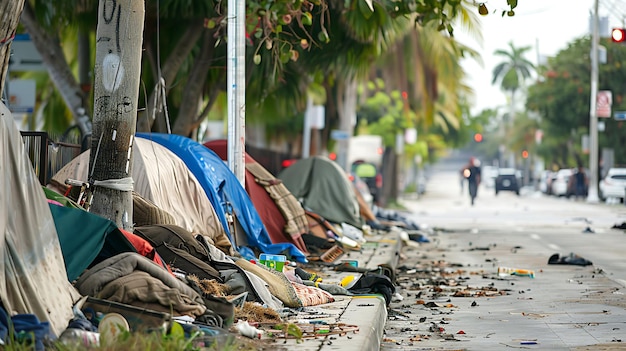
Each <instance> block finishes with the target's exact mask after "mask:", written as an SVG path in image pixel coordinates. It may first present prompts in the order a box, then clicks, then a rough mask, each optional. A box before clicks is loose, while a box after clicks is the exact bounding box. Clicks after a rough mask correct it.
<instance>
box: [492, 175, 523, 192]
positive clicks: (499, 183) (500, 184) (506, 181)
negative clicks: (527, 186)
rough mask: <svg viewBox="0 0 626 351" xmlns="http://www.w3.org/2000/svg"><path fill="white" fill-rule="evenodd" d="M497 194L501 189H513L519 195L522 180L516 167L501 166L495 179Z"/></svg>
mask: <svg viewBox="0 0 626 351" xmlns="http://www.w3.org/2000/svg"><path fill="white" fill-rule="evenodd" d="M494 187H495V188H496V195H498V193H499V192H501V191H512V192H514V193H515V194H517V195H519V190H520V187H521V181H520V178H519V172H518V171H517V170H516V169H515V168H500V169H498V176H497V177H496V180H495V185H494Z"/></svg>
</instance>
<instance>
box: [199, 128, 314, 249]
mask: <svg viewBox="0 0 626 351" xmlns="http://www.w3.org/2000/svg"><path fill="white" fill-rule="evenodd" d="M204 146H206V147H208V148H209V149H211V150H213V151H214V152H215V153H216V154H217V155H218V156H219V157H220V158H221V159H222V160H225V161H226V160H227V159H228V148H227V140H225V139H219V140H211V141H207V142H205V143H204ZM245 164H246V179H245V187H246V191H247V192H248V194H249V195H250V199H251V200H252V203H253V204H254V207H255V208H256V210H257V212H258V213H259V216H260V217H261V220H262V221H263V224H265V228H266V229H267V232H268V233H269V236H270V239H271V240H272V242H273V243H281V242H290V243H293V244H294V245H296V246H297V247H298V248H299V249H300V250H301V251H302V252H304V253H307V248H306V245H305V243H304V241H303V240H302V235H303V234H306V233H308V231H309V228H308V223H307V220H306V216H305V212H304V209H303V208H302V205H301V204H300V203H299V202H298V200H297V199H296V198H295V197H294V196H293V194H291V192H290V191H289V189H287V187H285V185H284V184H282V181H281V180H280V179H278V178H276V177H275V176H274V175H272V174H271V173H270V172H269V171H268V170H266V169H265V168H264V167H263V166H262V165H261V164H259V163H258V162H257V161H255V160H254V159H253V158H252V156H250V155H248V153H245Z"/></svg>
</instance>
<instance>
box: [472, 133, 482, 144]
mask: <svg viewBox="0 0 626 351" xmlns="http://www.w3.org/2000/svg"><path fill="white" fill-rule="evenodd" d="M474 141H475V142H477V143H480V142H481V141H483V135H482V134H480V133H476V134H474Z"/></svg>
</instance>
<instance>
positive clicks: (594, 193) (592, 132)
mask: <svg viewBox="0 0 626 351" xmlns="http://www.w3.org/2000/svg"><path fill="white" fill-rule="evenodd" d="M598 18H599V16H598V0H594V9H593V25H592V28H591V98H590V104H589V105H590V108H589V173H590V174H589V191H588V193H587V202H590V203H597V202H598V201H599V199H598V111H597V97H598V40H599V33H598V32H599V29H598Z"/></svg>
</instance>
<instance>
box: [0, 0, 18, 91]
mask: <svg viewBox="0 0 626 351" xmlns="http://www.w3.org/2000/svg"><path fill="white" fill-rule="evenodd" d="M23 7H24V1H23V0H14V1H3V2H2V4H0V20H2V22H1V23H2V24H0V93H2V92H3V91H4V81H5V78H6V73H7V70H8V68H9V57H10V56H11V55H10V53H11V51H10V48H11V45H10V44H11V40H12V39H13V35H14V34H15V29H16V28H17V25H18V23H19V18H20V13H21V12H22V8H23Z"/></svg>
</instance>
